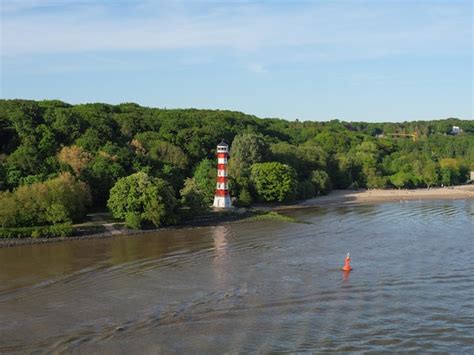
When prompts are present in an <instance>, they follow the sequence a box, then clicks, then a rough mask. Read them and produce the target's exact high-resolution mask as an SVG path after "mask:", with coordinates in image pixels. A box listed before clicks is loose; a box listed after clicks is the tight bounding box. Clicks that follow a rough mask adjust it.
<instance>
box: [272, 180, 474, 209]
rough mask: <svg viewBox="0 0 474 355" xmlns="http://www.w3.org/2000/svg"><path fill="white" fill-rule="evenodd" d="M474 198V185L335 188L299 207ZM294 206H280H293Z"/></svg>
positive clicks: (301, 203) (302, 203)
mask: <svg viewBox="0 0 474 355" xmlns="http://www.w3.org/2000/svg"><path fill="white" fill-rule="evenodd" d="M472 198H474V185H463V186H453V187H437V188H431V189H413V190H407V189H399V190H395V189H392V190H381V189H373V190H356V191H350V190H334V191H332V192H331V193H329V194H328V195H326V196H320V197H316V198H312V199H309V200H305V201H302V202H300V203H298V204H296V205H294V207H295V208H298V207H310V206H327V205H335V204H344V205H347V204H365V203H372V202H374V203H375V202H396V201H413V200H415V201H416V200H463V199H472ZM291 207H293V206H284V207H283V206H280V207H279V209H281V208H291Z"/></svg>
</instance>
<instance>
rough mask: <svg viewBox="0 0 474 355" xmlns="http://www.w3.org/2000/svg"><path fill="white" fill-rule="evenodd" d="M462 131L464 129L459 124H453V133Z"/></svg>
mask: <svg viewBox="0 0 474 355" xmlns="http://www.w3.org/2000/svg"><path fill="white" fill-rule="evenodd" d="M461 132H462V129H461V128H460V127H459V126H453V128H451V132H450V133H451V134H459V133H461Z"/></svg>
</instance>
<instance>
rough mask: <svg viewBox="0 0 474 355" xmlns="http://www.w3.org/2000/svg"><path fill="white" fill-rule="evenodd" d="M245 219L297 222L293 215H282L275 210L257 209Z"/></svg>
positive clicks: (250, 220) (252, 220) (251, 220)
mask: <svg viewBox="0 0 474 355" xmlns="http://www.w3.org/2000/svg"><path fill="white" fill-rule="evenodd" d="M245 221H249V222H254V221H280V222H292V223H297V222H298V220H297V219H296V218H293V217H289V216H285V215H282V214H280V213H278V212H275V211H270V212H262V211H258V212H257V214H256V215H255V216H252V217H249V218H246V219H245Z"/></svg>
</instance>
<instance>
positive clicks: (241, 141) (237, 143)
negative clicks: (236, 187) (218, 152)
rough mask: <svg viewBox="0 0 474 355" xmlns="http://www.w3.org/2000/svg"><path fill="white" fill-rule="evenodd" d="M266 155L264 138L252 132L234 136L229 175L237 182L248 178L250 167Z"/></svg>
mask: <svg viewBox="0 0 474 355" xmlns="http://www.w3.org/2000/svg"><path fill="white" fill-rule="evenodd" d="M267 154H268V145H267V144H266V142H265V140H264V137H263V136H262V135H260V134H257V133H254V132H244V133H241V134H238V135H236V136H235V138H234V140H233V141H232V146H231V149H230V160H229V175H230V176H231V177H232V178H233V179H235V180H236V181H237V182H239V180H240V179H241V178H245V177H248V176H249V174H250V166H251V165H252V164H254V163H260V162H262V161H263V159H264V158H265V156H267Z"/></svg>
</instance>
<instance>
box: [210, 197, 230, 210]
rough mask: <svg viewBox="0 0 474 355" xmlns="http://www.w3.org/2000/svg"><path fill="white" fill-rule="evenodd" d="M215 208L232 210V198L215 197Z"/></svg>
mask: <svg viewBox="0 0 474 355" xmlns="http://www.w3.org/2000/svg"><path fill="white" fill-rule="evenodd" d="M213 206H214V208H231V207H232V202H231V201H230V196H214V204H213Z"/></svg>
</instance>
